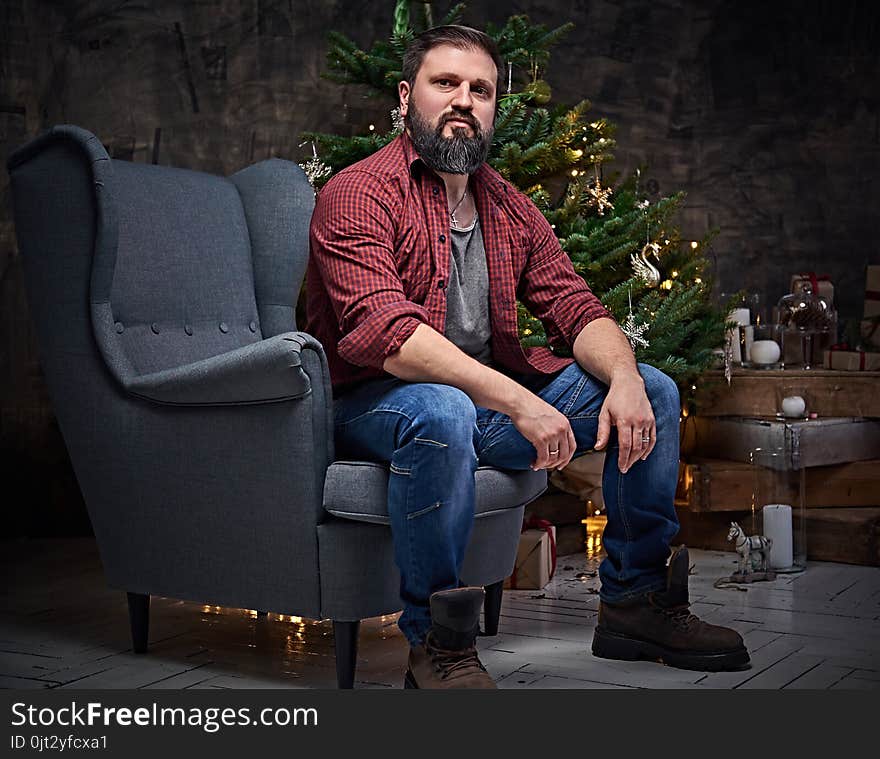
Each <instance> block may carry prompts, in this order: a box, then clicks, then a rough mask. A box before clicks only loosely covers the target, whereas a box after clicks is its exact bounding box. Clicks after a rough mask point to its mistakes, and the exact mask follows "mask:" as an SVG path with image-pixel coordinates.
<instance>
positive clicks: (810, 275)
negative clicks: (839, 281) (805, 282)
mask: <svg viewBox="0 0 880 759" xmlns="http://www.w3.org/2000/svg"><path fill="white" fill-rule="evenodd" d="M798 276H799V277H800V278H801V279H809V280H810V287H812V288H813V294H815V295H818V294H819V282H830V281H831V276H830V275H828V274H816V272H814V271H805V272H802V273H800V274H798Z"/></svg>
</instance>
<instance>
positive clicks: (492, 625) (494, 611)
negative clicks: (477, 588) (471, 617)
mask: <svg viewBox="0 0 880 759" xmlns="http://www.w3.org/2000/svg"><path fill="white" fill-rule="evenodd" d="M502 595H504V580H499V581H498V582H493V583H492V584H491V585H487V586H486V600H485V601H484V602H483V635H498V620H499V619H500V618H501V597H502Z"/></svg>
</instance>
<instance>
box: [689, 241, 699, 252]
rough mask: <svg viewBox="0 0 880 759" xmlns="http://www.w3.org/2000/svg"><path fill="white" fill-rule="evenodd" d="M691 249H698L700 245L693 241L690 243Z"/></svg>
mask: <svg viewBox="0 0 880 759" xmlns="http://www.w3.org/2000/svg"><path fill="white" fill-rule="evenodd" d="M691 247H692V248H693V249H694V250H696V249H697V248H699V247H700V243H698V242H697V241H696V240H694V241H693V242H691Z"/></svg>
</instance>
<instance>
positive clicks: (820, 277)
mask: <svg viewBox="0 0 880 759" xmlns="http://www.w3.org/2000/svg"><path fill="white" fill-rule="evenodd" d="M869 268H870V267H869ZM877 268H878V269H880V267H877ZM806 285H809V287H810V288H811V289H812V291H813V292H814V293H815V294H816V295H821V296H822V297H823V298H825V299H826V300H827V301H828V305H829V306H833V305H834V283H833V282H832V281H831V277H829V276H828V275H827V274H816V272H813V271H805V272H800V273H799V274H792V275H791V284H790V286H789V290H788V291H789V292H790V293H799V292H803V290H804V287H805V286H806Z"/></svg>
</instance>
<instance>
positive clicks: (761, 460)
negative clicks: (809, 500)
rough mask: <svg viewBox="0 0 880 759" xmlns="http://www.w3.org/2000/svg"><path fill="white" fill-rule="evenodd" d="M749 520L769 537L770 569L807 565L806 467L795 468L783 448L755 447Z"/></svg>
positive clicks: (795, 569)
mask: <svg viewBox="0 0 880 759" xmlns="http://www.w3.org/2000/svg"><path fill="white" fill-rule="evenodd" d="M750 458H751V463H752V467H753V470H754V489H753V491H752V523H753V524H754V525H755V527H756V529H757V531H758V534H759V535H763V536H764V537H766V538H769V539H770V540H772V541H773V542H772V545H771V547H770V569H772V570H773V571H774V572H801V571H803V570H804V569H806V567H807V519H806V516H807V515H806V470H805V469H804V468H803V467H800V468H795V467H794V466H793V464H792V456H791V452H790V451H788V450H786V449H784V448H755V449H753V450H752V451H751V456H750Z"/></svg>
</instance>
